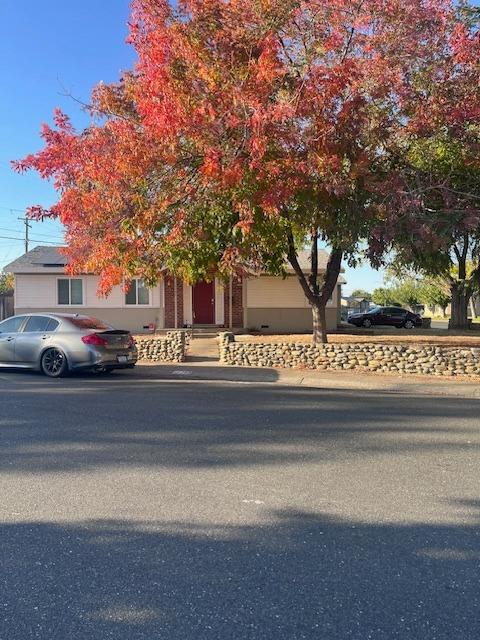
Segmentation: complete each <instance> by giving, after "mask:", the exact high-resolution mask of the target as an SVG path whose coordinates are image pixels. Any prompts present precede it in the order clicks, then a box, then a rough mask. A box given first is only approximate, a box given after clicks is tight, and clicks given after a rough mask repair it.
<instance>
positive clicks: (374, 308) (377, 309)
mask: <svg viewBox="0 0 480 640" xmlns="http://www.w3.org/2000/svg"><path fill="white" fill-rule="evenodd" d="M381 310H382V308H381V307H373V309H370V311H367V313H379V312H380V311H381Z"/></svg>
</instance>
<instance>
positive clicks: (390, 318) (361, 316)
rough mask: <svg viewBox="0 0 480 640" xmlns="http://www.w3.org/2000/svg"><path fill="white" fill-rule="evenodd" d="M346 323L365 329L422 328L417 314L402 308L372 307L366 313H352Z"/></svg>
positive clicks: (420, 319)
mask: <svg viewBox="0 0 480 640" xmlns="http://www.w3.org/2000/svg"><path fill="white" fill-rule="evenodd" d="M348 322H349V324H354V325H355V326H356V327H366V328H369V327H373V326H379V325H386V326H389V327H398V328H399V329H400V328H401V327H405V329H413V328H414V327H421V326H422V318H421V317H420V316H419V315H418V314H416V313H412V312H411V311H408V310H407V309H402V307H374V308H373V309H370V311H367V312H366V313H352V314H351V315H349V316H348Z"/></svg>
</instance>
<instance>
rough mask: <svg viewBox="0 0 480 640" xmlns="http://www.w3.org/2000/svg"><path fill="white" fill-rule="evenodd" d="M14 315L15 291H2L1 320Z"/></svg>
mask: <svg viewBox="0 0 480 640" xmlns="http://www.w3.org/2000/svg"><path fill="white" fill-rule="evenodd" d="M10 316H13V292H8V293H0V320H5V318H9V317H10Z"/></svg>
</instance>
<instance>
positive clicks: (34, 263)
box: [3, 246, 68, 273]
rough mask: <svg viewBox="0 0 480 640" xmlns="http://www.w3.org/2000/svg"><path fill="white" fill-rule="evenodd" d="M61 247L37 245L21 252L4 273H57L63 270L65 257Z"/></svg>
mask: <svg viewBox="0 0 480 640" xmlns="http://www.w3.org/2000/svg"><path fill="white" fill-rule="evenodd" d="M60 248H61V247H52V246H49V247H45V246H38V247H35V248H34V249H32V250H31V251H29V252H28V253H25V254H23V256H20V257H19V258H17V259H16V260H14V261H13V262H10V264H7V265H6V266H5V267H4V268H3V270H4V271H5V272H6V273H49V272H50V273H52V272H53V273H57V272H59V271H60V272H62V271H64V268H65V266H66V265H67V264H68V260H67V258H66V257H65V256H64V255H62V254H61V253H60V251H59V250H60Z"/></svg>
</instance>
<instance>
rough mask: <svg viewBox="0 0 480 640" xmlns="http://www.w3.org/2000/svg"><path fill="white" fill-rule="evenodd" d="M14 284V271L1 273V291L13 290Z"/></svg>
mask: <svg viewBox="0 0 480 640" xmlns="http://www.w3.org/2000/svg"><path fill="white" fill-rule="evenodd" d="M14 284H15V278H14V275H13V273H2V274H0V293H8V292H9V291H13V287H14Z"/></svg>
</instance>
